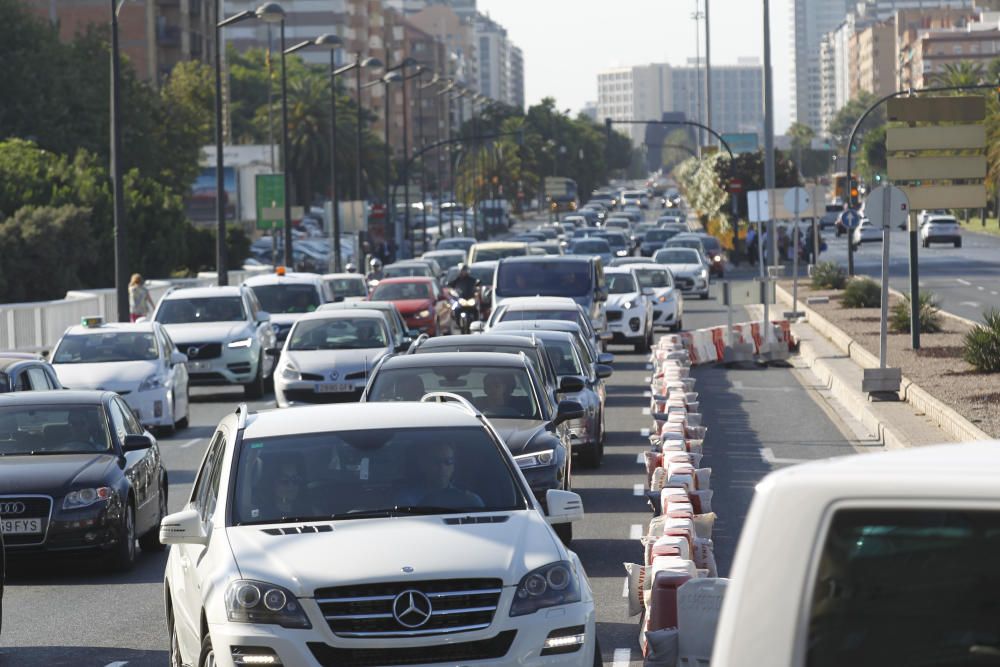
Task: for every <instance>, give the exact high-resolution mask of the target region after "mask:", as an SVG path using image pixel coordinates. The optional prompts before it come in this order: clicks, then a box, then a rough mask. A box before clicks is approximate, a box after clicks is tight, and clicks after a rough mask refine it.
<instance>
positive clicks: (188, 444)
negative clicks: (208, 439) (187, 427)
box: [181, 438, 202, 449]
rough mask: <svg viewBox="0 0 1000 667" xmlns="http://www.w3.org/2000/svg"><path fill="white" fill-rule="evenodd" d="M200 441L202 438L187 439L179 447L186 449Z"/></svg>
mask: <svg viewBox="0 0 1000 667" xmlns="http://www.w3.org/2000/svg"><path fill="white" fill-rule="evenodd" d="M201 441H202V438H192V439H191V440H188V441H187V442H185V443H184V444H183V445H181V449H187V448H188V447H194V446H195V445H197V444H198V443H199V442H201Z"/></svg>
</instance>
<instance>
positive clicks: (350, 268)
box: [344, 262, 358, 273]
mask: <svg viewBox="0 0 1000 667" xmlns="http://www.w3.org/2000/svg"><path fill="white" fill-rule="evenodd" d="M344 270H345V271H347V272H348V273H357V272H358V267H357V265H356V264H355V263H354V262H348V263H347V266H345V267H344Z"/></svg>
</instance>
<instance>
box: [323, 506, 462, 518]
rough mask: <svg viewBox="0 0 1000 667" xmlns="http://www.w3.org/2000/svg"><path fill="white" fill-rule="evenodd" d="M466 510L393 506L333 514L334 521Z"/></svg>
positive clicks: (452, 512) (451, 512)
mask: <svg viewBox="0 0 1000 667" xmlns="http://www.w3.org/2000/svg"><path fill="white" fill-rule="evenodd" d="M464 511H467V510H461V509H455V508H454V507H437V506H434V505H395V506H393V507H391V508H390V507H386V508H381V509H372V510H358V511H352V512H346V513H344V514H335V515H334V516H333V518H334V519H337V520H340V519H371V518H378V517H392V516H400V515H412V516H418V515H428V514H455V513H457V512H464Z"/></svg>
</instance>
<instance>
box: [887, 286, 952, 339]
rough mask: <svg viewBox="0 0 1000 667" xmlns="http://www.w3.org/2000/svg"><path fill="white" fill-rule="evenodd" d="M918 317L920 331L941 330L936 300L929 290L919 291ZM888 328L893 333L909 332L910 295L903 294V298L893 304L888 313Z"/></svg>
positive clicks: (934, 331)
mask: <svg viewBox="0 0 1000 667" xmlns="http://www.w3.org/2000/svg"><path fill="white" fill-rule="evenodd" d="M917 313H918V317H919V319H920V322H919V324H920V333H937V332H939V331H941V314H940V313H939V312H938V307H937V302H936V301H935V300H934V295H933V294H932V293H931V292H921V293H920V307H919V309H918V310H917ZM889 330H890V331H892V332H893V333H909V331H910V295H909V294H904V295H903V300H902V301H900V302H899V303H897V304H896V305H894V306H893V307H892V309H891V312H890V313H889Z"/></svg>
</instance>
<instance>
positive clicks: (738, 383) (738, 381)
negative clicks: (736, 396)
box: [733, 380, 743, 390]
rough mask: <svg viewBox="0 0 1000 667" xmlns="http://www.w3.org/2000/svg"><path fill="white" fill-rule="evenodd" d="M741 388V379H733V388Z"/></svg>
mask: <svg viewBox="0 0 1000 667" xmlns="http://www.w3.org/2000/svg"><path fill="white" fill-rule="evenodd" d="M742 388H743V382H742V381H740V380H733V389H737V390H739V389H742Z"/></svg>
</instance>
